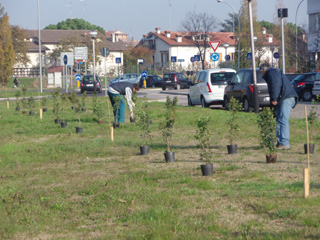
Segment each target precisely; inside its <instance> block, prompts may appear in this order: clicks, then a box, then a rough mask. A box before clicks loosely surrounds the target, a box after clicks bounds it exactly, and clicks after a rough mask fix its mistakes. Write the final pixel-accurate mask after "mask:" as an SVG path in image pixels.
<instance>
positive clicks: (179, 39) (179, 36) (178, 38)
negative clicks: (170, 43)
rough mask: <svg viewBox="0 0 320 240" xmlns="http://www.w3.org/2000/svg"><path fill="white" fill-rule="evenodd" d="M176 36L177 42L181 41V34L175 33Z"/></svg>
mask: <svg viewBox="0 0 320 240" xmlns="http://www.w3.org/2000/svg"><path fill="white" fill-rule="evenodd" d="M176 37H177V42H182V35H180V34H177V35H176Z"/></svg>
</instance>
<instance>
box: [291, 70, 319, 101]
mask: <svg viewBox="0 0 320 240" xmlns="http://www.w3.org/2000/svg"><path fill="white" fill-rule="evenodd" d="M316 75H317V73H316V72H313V73H304V74H301V75H299V76H297V77H296V78H295V79H293V80H292V81H291V85H292V87H293V88H294V90H296V92H297V94H298V96H299V99H302V100H303V101H311V99H312V89H313V85H314V80H315V78H316Z"/></svg>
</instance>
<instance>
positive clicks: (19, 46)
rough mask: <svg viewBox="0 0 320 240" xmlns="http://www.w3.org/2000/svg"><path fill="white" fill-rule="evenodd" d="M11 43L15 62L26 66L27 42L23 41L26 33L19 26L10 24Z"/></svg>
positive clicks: (27, 59) (27, 61)
mask: <svg viewBox="0 0 320 240" xmlns="http://www.w3.org/2000/svg"><path fill="white" fill-rule="evenodd" d="M11 33H12V44H13V49H14V52H15V56H16V57H15V62H16V63H18V64H22V65H23V66H26V65H27V63H29V62H30V59H29V57H28V43H27V42H26V41H25V39H26V38H27V33H26V32H25V31H24V30H23V29H21V28H20V27H19V26H11Z"/></svg>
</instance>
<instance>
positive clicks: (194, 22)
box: [181, 12, 217, 69]
mask: <svg viewBox="0 0 320 240" xmlns="http://www.w3.org/2000/svg"><path fill="white" fill-rule="evenodd" d="M181 26H182V29H183V30H184V31H186V32H188V33H189V34H190V36H191V38H192V40H193V41H194V45H195V46H196V47H197V48H198V50H199V53H200V60H201V63H202V69H204V68H205V59H206V57H205V53H206V51H207V49H208V48H210V44H209V41H211V40H213V39H210V38H211V37H212V33H213V32H214V30H215V29H216V26H217V19H216V18H215V17H214V16H213V15H208V14H207V13H199V14H197V13H195V12H189V13H187V15H186V18H185V20H184V21H183V22H182V23H181Z"/></svg>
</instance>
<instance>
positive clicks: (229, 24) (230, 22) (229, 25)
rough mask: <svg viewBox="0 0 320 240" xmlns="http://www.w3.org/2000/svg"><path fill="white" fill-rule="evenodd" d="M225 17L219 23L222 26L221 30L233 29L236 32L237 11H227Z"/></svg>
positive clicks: (230, 30)
mask: <svg viewBox="0 0 320 240" xmlns="http://www.w3.org/2000/svg"><path fill="white" fill-rule="evenodd" d="M228 17H229V18H227V19H225V20H224V22H222V23H221V26H222V28H221V29H220V31H221V32H232V31H233V30H234V31H235V32H237V31H238V30H237V29H238V25H239V21H238V14H237V13H228Z"/></svg>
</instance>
